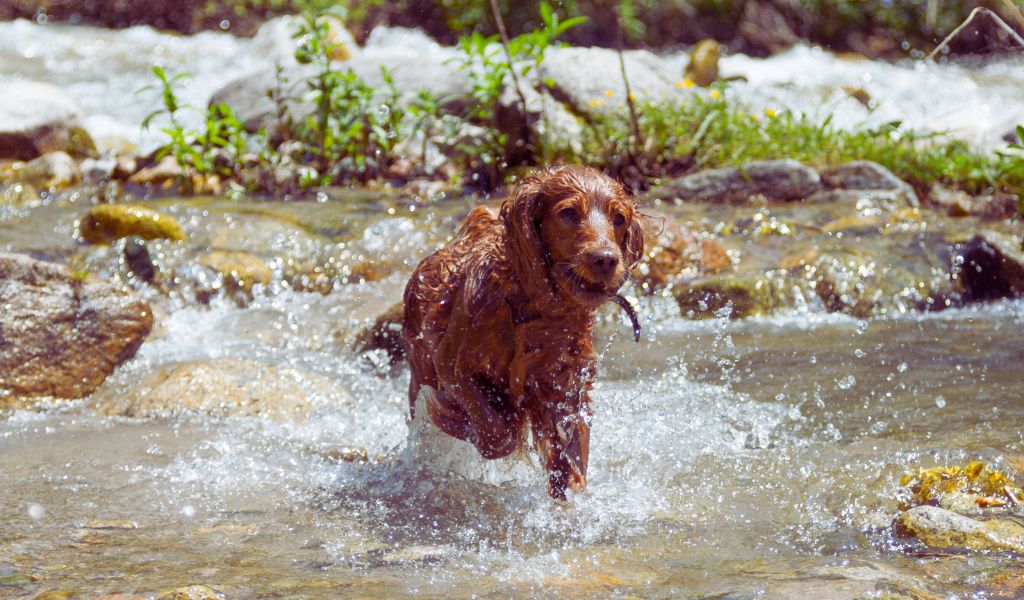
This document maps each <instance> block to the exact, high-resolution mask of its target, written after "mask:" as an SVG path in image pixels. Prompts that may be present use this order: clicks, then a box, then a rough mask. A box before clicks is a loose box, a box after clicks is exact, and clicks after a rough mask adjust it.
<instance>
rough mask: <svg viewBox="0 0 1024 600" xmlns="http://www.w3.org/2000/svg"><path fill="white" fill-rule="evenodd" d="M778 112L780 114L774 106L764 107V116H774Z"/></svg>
mask: <svg viewBox="0 0 1024 600" xmlns="http://www.w3.org/2000/svg"><path fill="white" fill-rule="evenodd" d="M777 114H779V113H778V112H776V111H775V109H774V108H766V109H764V116H766V117H774V116H775V115H777Z"/></svg>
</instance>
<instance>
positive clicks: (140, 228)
mask: <svg viewBox="0 0 1024 600" xmlns="http://www.w3.org/2000/svg"><path fill="white" fill-rule="evenodd" d="M78 232H79V235H81V236H82V239H84V240H85V241H86V242H88V243H90V244H109V243H110V242H112V241H114V240H119V239H121V238H125V237H129V236H137V237H140V238H142V239H144V240H153V239H168V240H174V241H183V240H184V239H185V232H184V231H183V230H182V229H181V225H178V222H177V221H175V220H174V218H173V217H170V216H168V215H165V214H163V213H161V212H157V211H155V210H153V209H151V208H146V207H144V206H139V205H130V204H97V205H96V206H93V207H92V208H90V209H89V212H88V213H86V214H85V216H83V217H82V219H81V221H80V222H79V225H78Z"/></svg>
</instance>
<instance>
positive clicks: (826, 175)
mask: <svg viewBox="0 0 1024 600" xmlns="http://www.w3.org/2000/svg"><path fill="white" fill-rule="evenodd" d="M821 182H822V183H823V184H824V185H826V186H828V187H829V188H832V189H842V190H890V191H894V192H900V193H901V194H902V195H904V196H905V199H906V200H907V201H908V202H909V203H910V205H911V206H918V205H919V204H920V202H919V200H918V198H917V194H916V193H915V192H914V188H912V187H911V186H910V184H909V183H907V182H905V181H903V180H902V179H900V178H899V177H897V176H896V175H895V174H894V173H893V172H892V171H890V170H889V169H886V168H885V167H883V166H882V165H880V164H878V163H876V162H873V161H870V160H855V161H852V162H848V163H845V164H842V165H839V166H837V167H832V168H830V169H828V170H826V171H824V172H823V173H822V174H821Z"/></svg>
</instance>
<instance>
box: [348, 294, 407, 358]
mask: <svg viewBox="0 0 1024 600" xmlns="http://www.w3.org/2000/svg"><path fill="white" fill-rule="evenodd" d="M404 318H405V305H404V304H403V303H402V302H398V303H396V304H393V305H392V306H391V307H390V308H388V309H387V310H386V311H384V313H383V314H381V315H380V316H379V317H377V319H376V320H375V321H374V322H373V325H370V326H369V327H367V328H366V329H364V330H362V331H360V332H359V334H358V335H357V336H356V341H355V343H354V344H353V345H352V349H353V350H354V351H355V352H357V353H359V354H363V353H366V352H372V351H374V350H383V351H384V352H385V353H386V354H387V357H388V362H389V364H390V365H394V364H396V363H398V362H400V361H402V360H404V359H405V345H404V344H403V343H402V321H403V319H404Z"/></svg>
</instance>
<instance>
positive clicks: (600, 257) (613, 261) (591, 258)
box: [587, 248, 619, 277]
mask: <svg viewBox="0 0 1024 600" xmlns="http://www.w3.org/2000/svg"><path fill="white" fill-rule="evenodd" d="M587 263H588V266H589V267H590V268H591V270H592V271H593V272H594V274H595V275H600V276H602V277H610V276H611V275H612V274H614V273H615V268H616V267H618V266H619V255H618V253H617V252H615V250H612V249H610V248H604V249H602V250H597V251H594V252H590V253H588V254H587Z"/></svg>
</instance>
